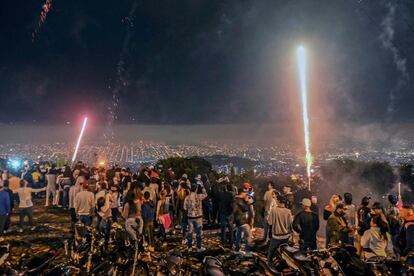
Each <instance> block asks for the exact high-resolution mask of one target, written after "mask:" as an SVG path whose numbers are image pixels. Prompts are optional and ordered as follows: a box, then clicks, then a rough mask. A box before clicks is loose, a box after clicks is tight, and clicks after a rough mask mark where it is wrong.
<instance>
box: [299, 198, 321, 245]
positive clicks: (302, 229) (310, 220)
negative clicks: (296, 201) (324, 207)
mask: <svg viewBox="0 0 414 276" xmlns="http://www.w3.org/2000/svg"><path fill="white" fill-rule="evenodd" d="M311 205H312V202H311V201H310V199H308V198H304V199H303V200H302V207H303V211H301V212H299V213H298V214H297V215H296V216H295V219H294V221H293V229H294V230H295V231H296V232H297V233H299V238H300V241H299V245H300V249H301V250H302V251H307V250H309V249H310V250H316V248H317V245H316V233H317V232H318V229H319V217H318V215H317V214H315V213H313V212H312V210H311Z"/></svg>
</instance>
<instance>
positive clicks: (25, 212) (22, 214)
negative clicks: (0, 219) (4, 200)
mask: <svg viewBox="0 0 414 276" xmlns="http://www.w3.org/2000/svg"><path fill="white" fill-rule="evenodd" d="M26 216H27V217H28V218H29V225H30V226H33V208H32V207H27V208H21V209H20V227H23V224H24V218H25V217H26Z"/></svg>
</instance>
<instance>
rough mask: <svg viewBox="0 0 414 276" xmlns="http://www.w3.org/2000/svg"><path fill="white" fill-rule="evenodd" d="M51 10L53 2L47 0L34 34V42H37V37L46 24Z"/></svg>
mask: <svg viewBox="0 0 414 276" xmlns="http://www.w3.org/2000/svg"><path fill="white" fill-rule="evenodd" d="M51 8H52V0H46V1H45V3H44V4H43V6H42V10H41V12H40V16H39V21H38V22H37V26H36V28H35V29H34V31H33V33H32V42H34V41H35V38H36V35H37V34H38V33H39V32H40V29H41V28H42V26H43V24H45V22H46V17H47V14H48V13H49V12H50V10H51Z"/></svg>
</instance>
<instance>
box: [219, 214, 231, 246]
mask: <svg viewBox="0 0 414 276" xmlns="http://www.w3.org/2000/svg"><path fill="white" fill-rule="evenodd" d="M233 222H234V218H233V215H232V214H230V215H224V214H220V229H221V242H222V243H226V242H227V239H226V227H228V228H229V237H230V244H233V243H234V233H233V231H234V229H233Z"/></svg>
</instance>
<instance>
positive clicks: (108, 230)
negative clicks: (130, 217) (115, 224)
mask: <svg viewBox="0 0 414 276" xmlns="http://www.w3.org/2000/svg"><path fill="white" fill-rule="evenodd" d="M102 221H104V223H105V231H102ZM111 226H112V220H111V219H108V220H104V219H103V218H102V217H100V216H98V220H97V222H96V230H97V231H98V232H100V233H102V232H103V233H104V235H105V243H108V241H109V235H110V234H111Z"/></svg>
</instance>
